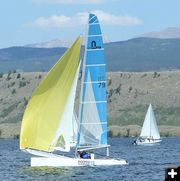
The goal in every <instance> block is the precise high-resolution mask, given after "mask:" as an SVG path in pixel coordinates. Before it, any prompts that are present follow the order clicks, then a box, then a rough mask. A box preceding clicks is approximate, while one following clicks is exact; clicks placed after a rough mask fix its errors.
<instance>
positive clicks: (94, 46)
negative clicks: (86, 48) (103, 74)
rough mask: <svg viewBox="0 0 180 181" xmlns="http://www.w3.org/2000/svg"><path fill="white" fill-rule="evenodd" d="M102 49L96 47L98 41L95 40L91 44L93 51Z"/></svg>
mask: <svg viewBox="0 0 180 181" xmlns="http://www.w3.org/2000/svg"><path fill="white" fill-rule="evenodd" d="M100 48H101V46H97V45H96V41H94V40H93V41H92V42H91V49H100Z"/></svg>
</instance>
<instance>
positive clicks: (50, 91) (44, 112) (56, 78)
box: [20, 37, 82, 151]
mask: <svg viewBox="0 0 180 181" xmlns="http://www.w3.org/2000/svg"><path fill="white" fill-rule="evenodd" d="M81 42H82V39H81V37H78V39H77V40H76V41H75V42H74V44H73V45H72V47H71V48H70V49H68V50H67V51H66V52H65V54H64V55H63V56H62V57H61V58H60V60H59V61H58V62H57V63H56V64H55V65H54V66H53V68H52V69H51V70H50V71H49V73H48V74H47V75H46V77H45V78H44V79H43V80H42V82H41V83H40V84H39V86H38V87H37V88H36V90H35V91H34V93H33V94H32V97H31V99H30V101H29V103H28V105H27V108H26V110H25V112H24V116H23V120H22V125H21V134H20V148H21V149H25V148H31V149H37V150H43V151H53V148H52V147H51V146H52V145H51V142H52V140H53V138H54V134H55V132H56V130H57V127H58V124H59V121H60V118H61V116H62V113H63V110H64V106H65V104H66V101H67V98H68V95H69V91H70V89H71V86H72V83H73V80H74V77H75V74H76V71H77V69H78V64H79V58H80V49H81Z"/></svg>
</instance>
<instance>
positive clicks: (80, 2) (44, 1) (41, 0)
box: [32, 0, 105, 4]
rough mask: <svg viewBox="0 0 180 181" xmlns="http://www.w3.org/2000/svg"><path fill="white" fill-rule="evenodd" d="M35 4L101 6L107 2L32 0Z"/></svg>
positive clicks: (102, 0) (97, 0) (100, 0)
mask: <svg viewBox="0 0 180 181" xmlns="http://www.w3.org/2000/svg"><path fill="white" fill-rule="evenodd" d="M32 1H33V2H34V3H41V4H42V3H46V4H100V3H103V2H104V1H105V0H32Z"/></svg>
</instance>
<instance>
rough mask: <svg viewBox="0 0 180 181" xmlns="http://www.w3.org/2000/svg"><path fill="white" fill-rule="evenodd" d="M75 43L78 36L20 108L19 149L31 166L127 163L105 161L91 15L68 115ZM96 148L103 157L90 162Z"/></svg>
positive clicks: (101, 86) (101, 71)
mask: <svg viewBox="0 0 180 181" xmlns="http://www.w3.org/2000/svg"><path fill="white" fill-rule="evenodd" d="M81 42H82V40H81V37H79V38H78V39H77V40H76V41H75V43H74V44H73V45H72V47H71V48H69V49H68V50H67V51H66V52H65V54H64V55H63V56H62V58H61V59H60V60H59V61H58V62H57V63H56V64H55V65H54V67H53V68H52V69H51V70H50V71H49V73H48V74H47V75H46V77H45V78H44V79H43V80H42V82H41V83H40V84H39V86H38V87H37V89H36V90H35V91H34V93H33V95H32V97H31V99H30V101H29V103H28V105H27V107H26V110H25V113H24V116H23V120H22V125H21V134H20V149H21V150H23V151H25V152H28V153H30V154H32V155H34V156H33V157H31V166H33V167H37V166H51V167H63V166H67V167H68V166H96V165H97V166H99V165H126V164H127V161H126V160H124V159H110V158H109V145H108V144H107V118H106V112H107V111H106V106H107V101H106V74H105V73H106V71H105V62H104V47H103V41H102V33H101V29H100V25H99V21H98V19H97V17H96V16H95V15H94V14H90V15H89V23H88V36H87V43H86V47H85V55H84V63H83V68H82V72H83V75H82V82H81V95H80V107H79V117H78V119H77V118H76V114H74V101H75V93H76V86H77V80H78V74H79V69H80V63H79V58H80V49H81ZM74 121H75V122H74ZM77 128H78V129H77ZM77 130H78V131H77ZM74 146H75V154H74V155H72V157H69V156H62V154H61V155H59V154H57V153H56V152H57V150H58V151H61V153H62V152H64V153H65V152H70V150H71V148H72V147H74ZM99 148H106V149H107V155H106V156H105V157H103V158H96V157H95V155H94V154H93V153H91V154H88V153H87V151H92V150H95V149H99ZM55 153H56V154H55ZM64 153H63V154H64ZM84 153H85V154H84Z"/></svg>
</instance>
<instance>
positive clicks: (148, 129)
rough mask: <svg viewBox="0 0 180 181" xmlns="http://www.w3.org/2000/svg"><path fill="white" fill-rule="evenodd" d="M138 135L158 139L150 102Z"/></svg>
mask: <svg viewBox="0 0 180 181" xmlns="http://www.w3.org/2000/svg"><path fill="white" fill-rule="evenodd" d="M140 137H153V138H154V139H160V135H159V130H158V127H157V123H156V118H155V116H154V112H153V109H152V105H151V104H150V105H149V108H148V111H147V113H146V117H145V120H144V124H143V127H142V130H141V134H140Z"/></svg>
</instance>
